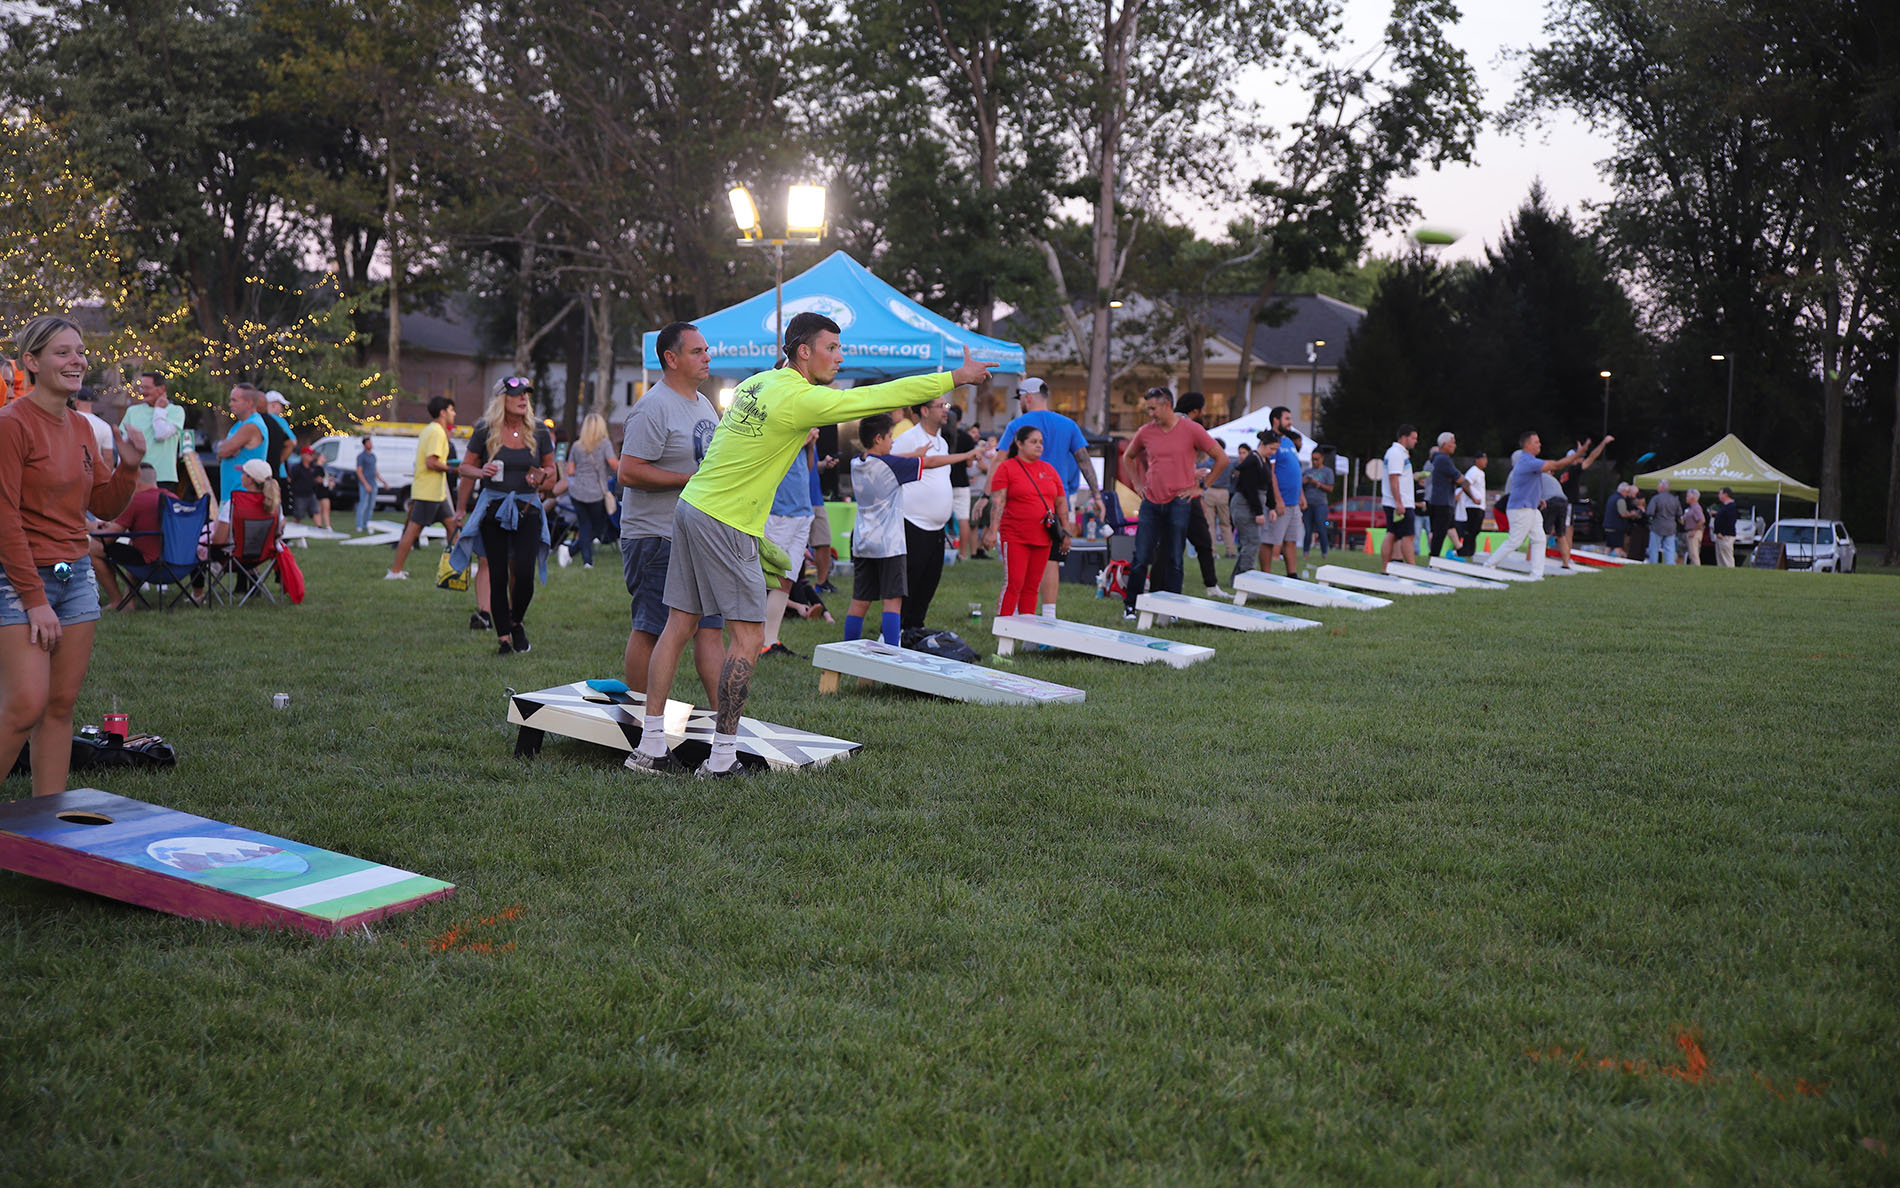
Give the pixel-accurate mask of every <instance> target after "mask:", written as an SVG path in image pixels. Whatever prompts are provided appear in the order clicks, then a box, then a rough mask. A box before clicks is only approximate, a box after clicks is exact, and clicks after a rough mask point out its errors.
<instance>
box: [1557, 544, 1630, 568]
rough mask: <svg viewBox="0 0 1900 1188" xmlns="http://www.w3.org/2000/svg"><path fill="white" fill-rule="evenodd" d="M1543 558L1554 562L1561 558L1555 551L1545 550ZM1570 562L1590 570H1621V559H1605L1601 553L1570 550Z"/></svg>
mask: <svg viewBox="0 0 1900 1188" xmlns="http://www.w3.org/2000/svg"><path fill="white" fill-rule="evenodd" d="M1544 556H1546V557H1549V558H1550V559H1551V560H1553V561H1555V560H1557V559H1558V558H1559V557H1561V556H1562V554H1561V553H1559V552H1558V551H1557V550H1556V549H1547V550H1545V552H1544ZM1570 560H1571V561H1572V562H1573V563H1575V564H1577V565H1588V566H1589V567H1590V568H1591V569H1621V568H1622V558H1621V557H1605V556H1604V555H1603V554H1601V553H1586V552H1584V551H1583V550H1582V549H1571V550H1570Z"/></svg>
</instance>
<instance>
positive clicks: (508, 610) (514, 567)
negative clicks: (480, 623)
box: [481, 506, 541, 638]
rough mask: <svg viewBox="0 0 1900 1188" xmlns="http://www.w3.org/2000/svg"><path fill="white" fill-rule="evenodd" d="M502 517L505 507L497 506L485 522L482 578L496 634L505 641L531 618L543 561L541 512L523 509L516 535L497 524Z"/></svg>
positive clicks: (484, 519) (517, 522)
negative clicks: (537, 570)
mask: <svg viewBox="0 0 1900 1188" xmlns="http://www.w3.org/2000/svg"><path fill="white" fill-rule="evenodd" d="M500 514H501V508H500V507H499V506H493V507H490V508H489V510H488V515H486V516H485V517H483V519H482V528H481V535H482V575H483V576H484V577H486V578H487V579H488V611H489V614H490V615H492V616H493V617H494V620H495V634H497V635H500V636H502V637H504V638H505V637H506V636H507V635H508V633H509V632H511V631H513V630H514V629H515V624H516V623H520V622H522V621H524V620H526V619H527V617H528V603H529V602H531V601H533V599H534V571H535V566H536V563H537V562H539V561H540V559H541V513H540V511H539V510H537V509H534V508H526V507H524V508H522V509H521V518H520V519H519V520H517V521H516V523H515V529H514V531H512V532H510V531H509V530H508V529H506V528H503V527H502V526H501V525H500V524H497V523H496V522H495V517H496V516H498V515H500ZM511 574H512V579H511V576H510V575H511Z"/></svg>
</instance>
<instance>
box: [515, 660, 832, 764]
mask: <svg viewBox="0 0 1900 1188" xmlns="http://www.w3.org/2000/svg"><path fill="white" fill-rule="evenodd" d="M646 704H647V699H646V697H645V695H644V694H640V693H632V692H620V693H603V692H601V691H599V690H596V689H593V688H590V687H589V686H588V684H587V682H586V681H575V682H574V683H573V684H571V685H557V686H555V687H554V688H552V689H542V690H540V691H538V692H535V693H510V694H509V696H508V721H510V722H512V723H514V724H515V725H516V726H519V727H521V731H520V733H519V734H518V735H517V737H516V739H515V754H516V755H517V756H520V757H521V758H524V759H532V758H533V757H534V756H535V755H536V754H538V753H539V752H540V750H541V742H542V739H543V737H544V736H546V735H549V734H558V735H561V736H562V737H563V738H578V739H580V740H581V741H582V742H590V743H595V744H597V745H599V746H603V747H612V748H614V749H615V750H618V751H627V752H631V751H632V750H633V749H634V748H635V747H637V746H639V745H640V735H641V732H642V728H643V726H644V724H645V722H644V719H645V718H646V712H647V709H646ZM665 722H666V745H667V746H668V747H670V748H671V749H672V750H673V752H674V753H675V754H677V755H678V756H679V758H680V762H682V763H684V764H686V765H687V766H688V767H696V766H698V765H699V764H700V763H702V762H704V761H705V759H706V757H707V756H708V755H711V754H712V739H713V711H712V710H711V709H709V708H707V707H706V706H703V705H687V704H686V703H685V702H684V701H674V700H671V699H670V698H669V699H668V700H667V703H666V714H665ZM863 745H864V744H863V743H854V742H847V741H846V740H844V739H842V738H832V737H831V736H830V735H828V734H813V733H811V732H810V731H806V730H794V729H792V728H791V727H789V726H776V725H774V724H772V723H771V722H761V721H759V720H758V719H757V718H740V719H739V750H738V754H739V762H741V763H743V764H745V765H746V766H747V767H752V768H769V769H770V770H773V771H787V770H792V769H799V768H808V767H817V766H819V765H820V764H824V763H829V762H831V761H832V760H833V759H841V758H845V757H847V756H849V755H851V754H853V753H854V752H856V751H857V750H858V749H859V748H860V747H862V746H863Z"/></svg>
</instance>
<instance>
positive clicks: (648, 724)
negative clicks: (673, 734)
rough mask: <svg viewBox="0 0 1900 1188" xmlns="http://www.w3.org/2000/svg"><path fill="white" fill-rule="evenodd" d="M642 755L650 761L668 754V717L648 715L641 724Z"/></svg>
mask: <svg viewBox="0 0 1900 1188" xmlns="http://www.w3.org/2000/svg"><path fill="white" fill-rule="evenodd" d="M640 753H641V754H642V755H645V756H646V757H647V758H649V759H658V758H659V757H660V756H662V755H664V754H666V715H665V714H660V715H658V716H655V715H653V714H648V715H646V717H645V718H643V719H642V720H641V722H640Z"/></svg>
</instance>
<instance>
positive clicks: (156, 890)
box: [0, 788, 455, 936]
mask: <svg viewBox="0 0 1900 1188" xmlns="http://www.w3.org/2000/svg"><path fill="white" fill-rule="evenodd" d="M0 867H4V868H5V869H7V870H14V871H18V872H20V873H21V874H24V875H31V876H33V877H34V878H36V879H46V880H48V881H49V882H54V883H63V884H65V885H66V886H68V887H76V888H78V889H79V890H81V891H90V892H92V893H93V894H94V895H104V896H106V897H107V898H110V899H119V900H124V901H125V902H126V903H133V904H137V905H139V906H140V907H148V908H152V909H154V910H156V911H161V912H170V913H172V914H173V915H176V916H189V917H191V918H192V919H195V920H216V921H219V922H220V923H224V924H240V925H262V926H264V927H268V928H301V929H303V930H305V931H306V932H313V933H315V934H317V935H318V936H331V935H333V934H335V933H338V932H341V931H343V930H344V929H346V928H354V927H356V926H357V925H358V924H367V923H369V922H370V921H372V920H380V919H382V918H383V917H384V916H388V915H393V914H395V913H396V912H406V911H408V910H409V909H410V908H414V907H419V906H421V905H422V904H425V903H427V902H429V901H430V900H432V899H445V898H447V897H448V896H450V895H453V894H455V885H454V884H453V883H445V882H443V881H442V880H440V879H432V878H428V877H427V876H424V875H419V874H415V873H414V872H412V871H407V870H398V869H396V868H395V867H393V866H383V865H381V864H379V863H375V862H370V861H367V860H365V859H362V858H352V857H350V856H349V855H348V854H338V853H335V852H333V851H330V850H324V849H319V848H318V847H316V846H307V845H304V844H303V843H302V842H294V841H289V840H287V839H285V838H281V837H272V836H271V835H270V834H268V833H258V832H256V831H254V830H250V829H245V828H243V827H241V826H237V825H227V824H225V823H224V822H222V821H213V820H210V819H209V818H206V817H196V816H193V815H192V814H190V813H182V812H179V811H178V810H177V809H168V808H164V807H162V806H160V805H156V804H146V803H145V802H144V801H141V800H130V799H127V798H126V797H123V796H114V795H112V794H111V793H110V792H101V791H99V790H98V789H96V788H75V789H73V790H72V791H70V792H61V793H58V794H57V795H53V796H33V797H28V798H27V799H25V800H16V801H13V802H11V803H9V804H0Z"/></svg>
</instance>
